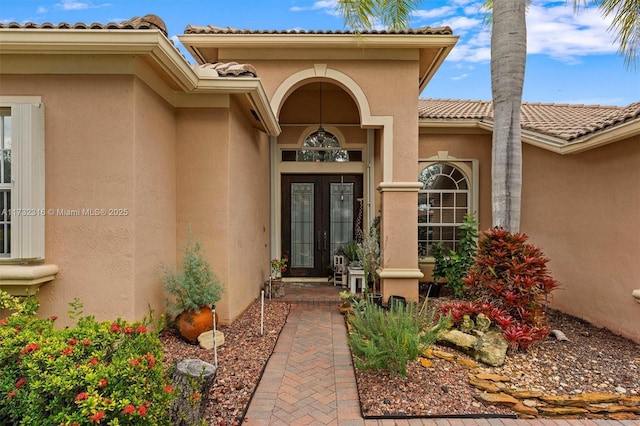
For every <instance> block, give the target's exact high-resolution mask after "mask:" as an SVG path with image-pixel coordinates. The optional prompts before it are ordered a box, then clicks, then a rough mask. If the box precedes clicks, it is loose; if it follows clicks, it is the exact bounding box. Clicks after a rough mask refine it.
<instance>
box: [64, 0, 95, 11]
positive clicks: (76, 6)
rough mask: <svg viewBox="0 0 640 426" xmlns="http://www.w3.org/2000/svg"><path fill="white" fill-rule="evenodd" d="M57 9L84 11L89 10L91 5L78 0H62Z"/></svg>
mask: <svg viewBox="0 0 640 426" xmlns="http://www.w3.org/2000/svg"><path fill="white" fill-rule="evenodd" d="M56 7H58V8H60V9H62V10H82V9H88V8H89V3H87V2H83V1H78V0H62V1H61V2H60V3H58V4H56Z"/></svg>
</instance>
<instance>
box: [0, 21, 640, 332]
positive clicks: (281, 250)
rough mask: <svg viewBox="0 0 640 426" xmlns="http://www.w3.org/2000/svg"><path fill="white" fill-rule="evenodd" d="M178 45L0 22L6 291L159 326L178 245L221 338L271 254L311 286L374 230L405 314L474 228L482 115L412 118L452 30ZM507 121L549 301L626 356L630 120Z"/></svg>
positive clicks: (111, 31)
mask: <svg viewBox="0 0 640 426" xmlns="http://www.w3.org/2000/svg"><path fill="white" fill-rule="evenodd" d="M178 38H179V40H180V42H181V43H182V45H183V46H184V47H185V48H186V49H187V51H188V52H189V53H190V54H191V55H192V56H193V58H195V64H194V65H191V64H190V63H189V61H188V60H187V59H185V58H184V57H183V56H182V54H181V53H180V52H179V51H178V50H177V49H176V47H175V46H174V45H173V43H172V42H171V41H170V40H169V39H168V38H167V32H166V29H165V26H164V23H163V22H162V20H161V19H160V18H158V17H157V16H154V15H147V16H145V17H142V18H134V19H132V20H129V21H125V22H122V23H109V24H92V25H85V24H81V23H80V24H75V25H69V24H64V23H63V24H59V25H52V24H7V25H4V24H2V25H0V113H1V114H2V123H3V133H2V134H3V141H2V149H3V154H4V157H3V158H4V162H3V167H4V168H3V171H4V172H3V173H0V174H1V175H2V176H3V180H2V182H0V190H1V191H2V192H3V194H2V195H3V197H4V198H3V202H4V203H5V204H4V206H5V210H7V211H8V212H9V213H11V216H10V217H9V216H7V215H4V216H3V217H2V226H3V228H2V243H3V244H4V246H3V247H4V251H3V254H4V258H3V259H0V286H2V288H11V289H12V291H13V292H18V291H24V290H25V289H32V290H33V289H35V288H39V298H40V300H41V302H42V308H41V313H42V315H50V314H60V313H61V312H65V311H66V309H67V307H66V305H67V303H68V302H70V301H71V300H73V299H74V298H75V297H78V298H79V299H80V300H81V301H82V302H83V303H84V310H85V312H87V313H89V312H90V313H91V314H94V315H96V317H98V318H99V319H102V318H104V319H107V318H113V317H116V316H121V317H124V318H127V319H133V318H140V317H142V316H144V315H147V314H148V313H149V310H150V309H152V310H156V311H162V310H163V307H164V300H165V297H166V296H165V295H164V294H163V291H162V285H161V283H160V273H161V270H162V266H163V265H167V266H173V265H175V264H176V261H177V259H179V257H180V255H181V250H180V248H181V246H182V245H183V244H184V243H185V241H186V237H187V229H188V228H190V229H191V231H192V233H193V235H194V237H196V238H197V239H199V240H200V241H201V242H202V245H203V250H204V253H205V255H206V256H207V258H208V260H209V261H210V263H211V264H212V266H213V268H214V270H215V271H216V273H217V274H218V275H219V276H220V278H221V280H222V282H223V283H224V284H225V286H226V293H225V294H224V296H223V298H222V300H221V301H220V303H219V304H218V305H217V307H216V308H217V312H218V314H219V316H220V319H221V321H222V322H231V321H233V320H234V319H235V318H236V317H237V316H238V315H240V313H242V311H243V310H244V309H245V308H246V307H247V306H248V305H249V304H250V303H251V301H252V300H254V299H255V298H256V297H257V296H258V295H259V291H260V288H261V285H262V282H263V281H264V279H265V278H266V277H267V276H268V275H269V259H271V258H274V257H278V256H280V255H281V254H288V255H289V258H290V264H289V272H288V274H289V275H290V277H292V278H293V279H296V280H303V279H314V278H315V279H317V278H318V277H326V276H327V266H328V265H329V264H330V263H331V260H330V259H331V258H332V255H333V253H334V252H335V251H336V250H337V249H338V248H339V247H341V246H344V245H345V244H346V243H347V242H348V241H349V240H350V239H352V238H353V237H354V235H355V231H356V228H358V227H360V226H362V227H364V228H365V229H366V228H367V227H368V226H369V225H370V224H371V223H373V221H374V218H376V217H377V216H379V217H380V218H381V221H380V230H381V241H382V242H383V246H384V260H383V264H382V269H381V272H380V276H381V278H382V292H383V296H384V297H385V298H387V297H388V296H390V295H397V296H403V297H406V298H407V299H409V300H415V299H416V298H417V296H418V282H419V281H420V280H428V279H429V256H428V255H429V253H428V250H429V242H431V241H434V240H436V239H440V240H444V241H448V242H449V243H450V244H454V243H455V242H454V240H455V239H454V238H453V237H452V235H453V233H454V232H455V231H454V227H455V224H456V223H458V221H459V218H460V214H463V213H466V212H475V213H476V214H477V217H478V218H479V219H480V224H481V228H488V227H489V226H490V224H491V218H490V215H491V213H490V211H491V209H490V167H491V160H490V155H491V154H490V145H491V129H492V127H491V126H492V121H491V109H490V107H491V105H490V103H486V102H467V101H438V100H420V101H419V102H416V101H417V100H418V98H419V94H420V93H421V92H422V90H423V89H424V88H425V87H426V85H427V84H428V83H429V81H430V79H431V77H432V76H433V75H434V74H435V73H436V72H437V69H438V67H439V66H440V65H441V64H442V62H443V61H444V59H445V58H446V56H447V54H448V53H449V52H450V51H451V49H452V48H453V47H454V45H455V43H456V41H457V37H456V36H455V35H453V33H452V31H451V29H449V28H446V27H445V28H421V29H416V30H406V31H398V32H396V31H371V32H365V33H362V34H360V35H355V34H352V33H350V32H344V31H336V32H321V31H313V32H306V31H273V32H271V31H246V30H236V29H231V28H220V27H213V26H206V27H196V26H189V27H187V28H186V29H185V31H184V34H183V35H180V36H179V37H178ZM523 113H524V120H523V127H524V132H523V142H525V144H524V179H525V184H524V187H523V200H524V203H523V206H524V207H523V218H522V229H523V230H524V231H525V232H527V233H529V234H530V235H531V236H532V241H533V242H534V243H536V244H539V245H540V246H542V247H543V249H544V251H545V253H546V254H547V255H548V256H549V257H551V259H552V263H551V269H552V271H553V272H554V275H555V276H556V277H557V278H558V279H559V280H560V281H561V282H562V283H563V284H564V287H563V290H561V291H558V294H557V295H556V297H555V298H554V304H557V306H558V307H559V308H561V309H563V310H566V311H568V312H570V313H572V314H575V315H578V316H581V317H583V318H586V319H588V320H590V321H593V322H594V323H596V324H598V325H602V326H607V327H609V328H611V329H612V330H613V331H615V332H618V333H620V334H624V335H626V336H628V337H631V338H633V339H635V340H637V341H640V335H638V330H637V326H636V325H635V324H637V323H638V321H639V320H640V306H638V304H637V303H636V301H635V299H634V297H633V296H632V295H631V293H632V291H633V290H634V289H636V288H639V287H640V279H639V278H640V267H638V266H636V265H635V263H636V262H634V261H633V260H634V259H635V258H637V257H638V254H639V251H640V246H638V244H637V242H636V241H634V240H637V238H636V237H637V236H638V235H639V232H638V231H639V229H638V225H636V224H635V223H634V222H633V221H632V220H630V219H632V218H633V217H634V215H633V213H637V211H638V210H639V209H638V207H640V205H639V204H640V195H639V193H638V191H637V188H636V186H637V182H638V181H639V179H638V178H639V177H640V176H638V174H639V173H640V171H639V170H640V167H638V166H640V164H638V163H639V162H640V152H639V150H638V147H639V145H640V144H639V142H640V106H639V105H638V104H634V105H631V106H629V107H628V108H627V109H622V108H615V107H611V108H608V107H580V106H560V105H536V104H529V105H525V106H523ZM564 154H567V155H564ZM8 168H10V171H11V173H10V175H9V174H6V171H7V169H8ZM9 176H10V178H9ZM429 177H433V179H431V180H430V182H433V181H437V182H445V181H446V179H449V180H450V184H449V185H448V186H447V185H445V186H440V185H439V184H438V185H432V186H430V187H427V185H425V182H426V181H427V179H428V178H429ZM443 179H444V180H443ZM451 185H453V186H455V188H453V187H451ZM447 191H448V192H449V193H447ZM437 197H439V198H438V199H437V202H435V201H436V198H437ZM449 200H453V201H451V203H452V205H449V204H447V203H449ZM416 206H417V208H416ZM614 206H615V207H614ZM451 220H454V222H451ZM438 221H439V222H438ZM447 222H448V223H447ZM622 223H624V225H622ZM425 273H426V277H425Z"/></svg>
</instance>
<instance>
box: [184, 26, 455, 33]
mask: <svg viewBox="0 0 640 426" xmlns="http://www.w3.org/2000/svg"><path fill="white" fill-rule="evenodd" d="M184 33H185V34H356V33H355V32H354V31H343V30H317V31H316V30H248V29H244V30H243V29H238V28H231V27H216V26H215V25H205V26H201V25H188V26H187V27H186V28H185V30H184ZM360 34H365V35H371V34H407V35H452V34H453V32H452V31H451V28H449V27H434V28H431V27H422V28H416V29H407V30H402V31H393V30H370V31H362V32H361V33H360Z"/></svg>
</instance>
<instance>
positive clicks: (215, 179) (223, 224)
mask: <svg viewBox="0 0 640 426" xmlns="http://www.w3.org/2000/svg"><path fill="white" fill-rule="evenodd" d="M176 119H177V128H176V140H177V142H176V175H177V208H176V211H177V213H176V228H177V234H178V246H177V247H176V250H177V251H176V256H177V259H180V258H181V257H182V255H183V251H182V247H183V246H184V244H185V242H186V238H187V229H190V230H191V234H192V236H193V238H194V239H196V240H198V241H200V242H201V243H202V251H203V254H204V256H205V258H206V259H207V260H208V261H209V263H210V264H211V267H212V269H213V270H214V271H215V273H216V274H217V275H218V277H219V278H220V280H221V281H222V283H223V285H224V286H227V285H228V282H229V276H230V272H229V258H230V253H229V251H228V247H227V241H228V239H229V235H230V231H231V229H230V226H229V223H230V217H229V201H230V200H229V185H228V184H227V178H228V176H229V172H230V169H229V166H230V165H229V126H228V124H227V123H228V119H229V112H228V110H227V109H222V108H201V109H195V108H188V109H180V110H178V111H177V112H176ZM228 297H229V294H228V292H227V293H225V294H223V296H222V300H221V301H220V302H219V303H218V304H217V305H216V309H217V312H218V316H219V319H220V321H221V322H222V321H228V319H229V315H230V313H229V306H228V302H227V299H228Z"/></svg>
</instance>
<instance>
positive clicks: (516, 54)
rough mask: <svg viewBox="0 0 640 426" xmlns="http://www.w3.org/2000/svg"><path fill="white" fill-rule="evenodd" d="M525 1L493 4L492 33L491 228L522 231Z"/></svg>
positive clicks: (506, 0) (499, 1) (525, 43)
mask: <svg viewBox="0 0 640 426" xmlns="http://www.w3.org/2000/svg"><path fill="white" fill-rule="evenodd" d="M525 14H526V0H494V1H493V24H492V31H491V92H492V96H493V114H494V126H495V127H494V130H493V145H492V165H491V166H492V169H491V179H492V214H493V226H500V227H503V228H506V229H508V230H509V231H511V232H518V231H519V230H520V199H521V189H522V141H521V139H520V134H521V132H520V106H521V104H522V88H523V85H524V69H525V62H526V55H527V29H526V23H525Z"/></svg>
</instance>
